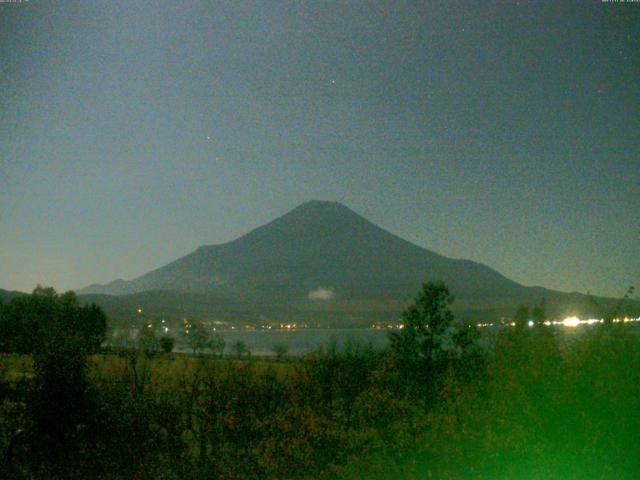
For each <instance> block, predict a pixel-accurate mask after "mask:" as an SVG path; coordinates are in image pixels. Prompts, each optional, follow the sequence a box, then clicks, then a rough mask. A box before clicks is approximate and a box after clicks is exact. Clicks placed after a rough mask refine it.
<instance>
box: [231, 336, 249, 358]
mask: <svg viewBox="0 0 640 480" xmlns="http://www.w3.org/2000/svg"><path fill="white" fill-rule="evenodd" d="M233 351H234V352H235V354H236V356H237V357H238V358H242V357H243V356H250V355H251V351H250V350H249V347H247V344H246V343H245V342H244V341H243V340H238V341H237V342H235V343H234V344H233Z"/></svg>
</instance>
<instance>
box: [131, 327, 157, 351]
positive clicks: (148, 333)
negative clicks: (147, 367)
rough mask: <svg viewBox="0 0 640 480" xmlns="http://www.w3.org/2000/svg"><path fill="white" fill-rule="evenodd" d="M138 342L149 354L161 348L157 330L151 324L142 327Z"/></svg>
mask: <svg viewBox="0 0 640 480" xmlns="http://www.w3.org/2000/svg"><path fill="white" fill-rule="evenodd" d="M136 343H137V344H138V347H139V348H141V349H142V350H144V353H146V354H147V355H153V354H155V353H156V352H157V351H158V350H159V349H160V342H159V341H158V337H157V336H156V331H155V329H154V328H153V326H151V325H143V326H142V327H141V328H140V330H139V331H138V336H137V338H136Z"/></svg>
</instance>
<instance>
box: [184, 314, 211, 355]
mask: <svg viewBox="0 0 640 480" xmlns="http://www.w3.org/2000/svg"><path fill="white" fill-rule="evenodd" d="M186 335H187V343H188V344H189V347H191V350H192V351H193V354H194V355H197V354H198V353H200V352H201V351H202V350H204V349H206V348H209V347H210V346H211V337H210V335H209V332H208V331H207V329H206V328H205V326H204V325H203V324H202V323H199V322H194V323H192V324H191V325H189V328H188V330H187V333H186Z"/></svg>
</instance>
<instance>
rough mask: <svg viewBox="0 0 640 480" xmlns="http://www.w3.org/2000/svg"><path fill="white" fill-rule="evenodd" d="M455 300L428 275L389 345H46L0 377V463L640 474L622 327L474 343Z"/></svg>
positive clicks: (274, 475) (639, 378)
mask: <svg viewBox="0 0 640 480" xmlns="http://www.w3.org/2000/svg"><path fill="white" fill-rule="evenodd" d="M452 301H453V298H452V297H451V295H450V294H449V292H448V290H447V289H446V287H445V286H444V285H441V284H426V285H425V286H424V287H423V290H422V291H421V292H420V295H419V296H418V298H417V299H416V302H415V303H414V304H413V305H411V306H410V307H409V308H408V309H407V310H406V311H405V312H404V313H403V323H404V324H405V328H404V329H402V330H401V331H400V332H397V333H396V334H394V335H392V337H391V342H390V348H389V349H388V350H386V351H375V350H372V349H371V348H368V347H366V346H362V345H358V344H349V345H347V347H346V348H345V349H344V350H341V351H338V350H337V349H336V348H335V346H332V345H327V346H326V347H324V348H322V349H320V350H318V351H317V352H315V353H313V354H311V355H307V356H305V357H303V358H301V359H290V361H288V362H275V361H274V362H258V361H246V360H243V361H239V360H228V359H226V360H223V359H220V358H217V357H215V356H200V357H198V356H193V357H184V356H180V357H176V356H171V355H162V354H159V355H155V356H153V357H149V356H146V355H144V353H142V352H136V351H135V350H127V351H126V355H121V356H118V355H110V356H95V357H93V358H92V359H90V358H88V357H86V356H85V355H83V354H82V351H80V350H78V351H76V350H73V349H66V350H65V349H60V345H58V346H57V347H56V346H55V344H49V345H48V347H47V348H46V349H45V351H46V354H45V355H36V356H35V357H34V367H35V368H34V377H33V378H25V379H23V380H20V381H18V382H16V383H14V384H11V385H9V384H8V383H7V382H6V381H5V383H3V389H1V390H0V391H1V392H3V395H4V399H3V401H2V404H1V405H2V410H0V454H2V456H3V460H4V461H3V462H0V465H2V466H3V467H2V468H4V474H5V476H6V477H8V478H38V479H40V478H109V479H125V478H127V479H129V478H138V479H156V478H169V479H172V478H175V479H190V478H191V479H200V478H219V479H259V478H265V479H284V478H290V479H299V478H318V479H333V478H346V479H405V478H416V479H418V478H425V479H427V478H444V479H455V478H461V479H462V478H464V479H468V478H524V477H526V478H638V474H639V473H640V468H639V466H640V459H639V458H638V456H637V455H635V453H634V452H635V451H637V449H638V448H640V436H639V435H638V432H640V416H638V415H637V414H636V412H637V409H638V406H639V403H638V402H639V400H638V399H639V398H640V345H639V343H638V339H637V337H635V336H634V335H632V334H631V333H630V330H629V326H627V325H624V324H603V325H597V326H593V327H588V328H587V327H585V328H584V329H583V330H581V331H578V330H574V331H572V333H570V334H565V333H563V331H562V330H554V329H550V328H544V327H539V328H527V329H516V328H508V329H504V330H502V331H500V332H498V333H496V334H495V336H491V337H482V338H480V339H478V337H477V333H476V331H475V330H474V329H473V328H471V327H468V326H462V325H457V324H456V323H455V322H454V319H453V316H452V314H451V311H450V308H449V307H450V305H451V302H452ZM62 343H64V341H63V342H62ZM61 352H63V353H64V355H62V357H63V360H64V362H63V363H64V364H65V365H66V368H58V367H55V365H60V364H61V363H59V362H57V360H56V359H59V358H60V355H61ZM66 355H68V356H66ZM45 359H46V361H45ZM47 362H48V363H47ZM0 373H2V372H0Z"/></svg>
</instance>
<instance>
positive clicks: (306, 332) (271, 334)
mask: <svg viewBox="0 0 640 480" xmlns="http://www.w3.org/2000/svg"><path fill="white" fill-rule="evenodd" d="M629 327H630V329H629V330H630V332H631V333H632V334H634V335H640V324H637V323H636V324H632V325H629ZM503 328H510V327H500V326H495V327H489V328H486V329H484V328H483V329H481V332H483V335H482V337H481V338H483V339H484V340H485V341H490V340H489V339H490V338H491V333H496V332H497V331H498V330H500V329H503ZM545 328H559V329H562V330H563V331H564V332H566V333H567V334H569V335H574V334H577V335H579V334H580V333H582V332H587V331H588V330H589V329H590V328H597V327H591V326H587V325H582V326H579V327H577V328H566V327H562V326H552V327H545ZM396 331H397V330H396ZM219 334H220V335H222V336H223V337H224V340H225V344H226V349H225V353H226V354H232V353H233V345H234V344H235V343H236V342H238V341H242V342H244V343H245V345H246V346H247V348H248V349H249V350H250V352H251V354H252V355H259V356H264V355H274V347H276V346H284V347H285V348H286V349H287V352H288V354H289V355H304V354H306V353H309V352H312V351H314V350H317V349H318V348H320V347H321V346H323V345H328V344H331V343H335V344H336V346H337V348H338V349H343V348H344V346H345V344H347V343H349V342H354V343H357V344H360V345H370V346H372V347H373V348H375V349H380V348H384V347H386V346H387V345H388V344H389V338H388V330H385V329H382V330H375V329H372V328H332V329H297V330H225V331H224V332H220V333H219ZM487 334H489V335H487ZM129 337H130V338H131V339H133V338H135V333H134V331H133V330H132V331H130V332H129ZM107 343H110V342H107ZM174 351H176V352H185V353H189V352H190V349H189V346H188V345H187V344H186V343H185V342H184V340H183V339H182V337H178V338H176V346H175V349H174Z"/></svg>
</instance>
